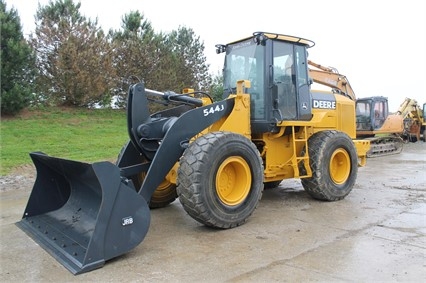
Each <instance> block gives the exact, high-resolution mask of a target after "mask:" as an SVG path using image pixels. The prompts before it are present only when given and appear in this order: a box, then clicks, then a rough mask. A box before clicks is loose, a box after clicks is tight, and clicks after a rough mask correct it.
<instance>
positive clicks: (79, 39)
mask: <svg viewBox="0 0 426 283" xmlns="http://www.w3.org/2000/svg"><path fill="white" fill-rule="evenodd" d="M80 6H81V4H80V2H79V3H77V4H75V3H74V2H73V1H72V0H58V1H56V2H55V3H53V2H49V4H48V5H47V6H44V7H42V6H40V5H39V7H38V10H37V13H36V29H35V36H34V37H33V36H32V37H31V43H32V46H33V48H34V49H35V51H36V53H37V61H36V63H37V67H38V69H39V70H40V76H39V80H38V83H37V85H38V86H39V90H40V92H42V93H44V94H46V95H47V97H48V98H49V101H50V102H51V103H53V104H57V105H67V106H90V105H93V104H96V103H101V104H109V102H110V100H111V93H110V90H111V88H112V87H113V85H114V81H113V80H114V79H115V70H114V69H113V66H112V59H113V58H112V49H111V46H110V44H109V42H108V39H107V36H106V35H105V34H104V32H103V30H102V29H101V28H99V27H98V23H97V20H95V21H91V20H89V19H86V18H85V17H84V16H82V15H81V14H80V11H79V9H80Z"/></svg>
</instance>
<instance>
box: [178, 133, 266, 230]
mask: <svg viewBox="0 0 426 283" xmlns="http://www.w3.org/2000/svg"><path fill="white" fill-rule="evenodd" d="M177 183H178V186H177V193H178V196H179V200H180V202H181V204H182V206H183V208H184V209H185V211H186V212H187V213H188V214H189V215H190V216H191V217H192V218H194V219H195V220H197V221H198V222H200V223H202V224H204V225H207V226H212V227H217V228H233V227H236V226H239V225H241V224H243V223H244V222H245V221H246V220H247V219H248V217H249V216H250V215H251V214H252V213H253V211H254V210H255V209H256V207H257V205H258V202H259V200H260V199H261V197H262V191H263V164H262V160H261V158H260V154H259V151H258V150H257V148H256V146H255V145H254V144H253V143H252V142H251V141H250V140H249V139H247V138H246V137H244V136H241V135H238V134H235V133H230V132H213V133H208V134H206V135H203V136H201V137H199V138H198V139H196V140H195V141H194V142H192V143H191V144H190V145H189V147H188V148H187V149H186V150H185V152H184V154H183V156H182V158H181V160H180V166H179V169H178V181H177Z"/></svg>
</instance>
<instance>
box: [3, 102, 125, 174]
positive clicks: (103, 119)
mask: <svg viewBox="0 0 426 283" xmlns="http://www.w3.org/2000/svg"><path fill="white" fill-rule="evenodd" d="M0 129H1V159H0V161H1V162H0V165H1V167H0V175H7V174H9V173H10V172H11V171H12V170H13V169H14V168H15V167H18V166H22V165H26V164H32V160H31V158H30V156H29V153H30V152H33V151H42V152H44V153H46V154H48V155H50V156H55V157H60V158H65V159H72V160H77V161H83V162H95V161H103V160H115V159H116V158H117V156H118V154H119V152H120V149H121V148H122V146H123V145H124V144H125V143H126V141H127V140H128V134H127V125H126V112H125V111H124V110H112V109H74V108H72V109H70V108H51V109H45V110H28V111H25V112H24V113H23V114H21V115H19V116H17V117H14V118H2V121H1V128H0Z"/></svg>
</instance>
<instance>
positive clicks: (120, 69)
mask: <svg viewBox="0 0 426 283" xmlns="http://www.w3.org/2000/svg"><path fill="white" fill-rule="evenodd" d="M109 36H110V40H111V44H112V46H113V50H114V55H113V66H114V68H115V69H116V72H117V76H118V79H117V81H116V82H117V84H116V88H115V93H114V94H115V95H116V97H118V99H119V101H121V102H124V101H125V100H126V98H127V90H128V87H129V86H130V85H131V84H133V83H136V82H138V81H139V80H143V81H144V82H145V83H146V84H147V85H148V86H150V88H154V84H153V81H152V79H151V78H152V76H153V75H152V74H153V73H155V70H156V66H157V62H158V61H159V60H160V59H159V58H160V57H161V52H160V51H159V50H160V49H161V42H162V40H163V39H162V38H163V36H162V35H161V34H160V35H156V34H155V33H154V30H153V28H152V26H151V23H150V22H149V21H148V20H146V19H145V18H144V15H143V14H141V13H140V12H139V11H131V12H130V13H129V14H126V15H124V16H123V18H122V24H121V30H119V31H112V30H110V32H109ZM122 104H123V103H122ZM120 106H123V105H120Z"/></svg>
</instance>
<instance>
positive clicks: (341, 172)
mask: <svg viewBox="0 0 426 283" xmlns="http://www.w3.org/2000/svg"><path fill="white" fill-rule="evenodd" d="M308 152H309V160H310V165H311V169H312V177H310V178H303V179H302V185H303V188H304V189H305V191H306V192H307V193H308V194H310V195H311V196H312V197H313V198H315V199H319V200H326V201H335V200H340V199H343V198H344V197H346V196H347V195H348V194H349V193H350V192H351V190H352V188H353V186H354V184H355V180H356V177H357V174H358V155H357V152H356V149H355V146H354V144H353V142H352V140H351V138H350V137H349V136H348V135H347V134H345V133H343V132H338V131H323V132H318V133H316V134H314V135H313V136H312V137H311V138H310V139H309V141H308Z"/></svg>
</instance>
